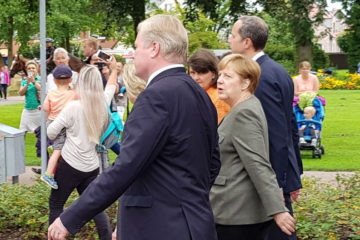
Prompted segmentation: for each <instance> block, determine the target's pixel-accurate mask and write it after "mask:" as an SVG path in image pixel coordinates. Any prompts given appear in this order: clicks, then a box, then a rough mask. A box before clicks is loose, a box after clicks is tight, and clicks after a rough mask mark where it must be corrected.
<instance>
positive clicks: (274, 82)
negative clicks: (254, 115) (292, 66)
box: [229, 16, 302, 240]
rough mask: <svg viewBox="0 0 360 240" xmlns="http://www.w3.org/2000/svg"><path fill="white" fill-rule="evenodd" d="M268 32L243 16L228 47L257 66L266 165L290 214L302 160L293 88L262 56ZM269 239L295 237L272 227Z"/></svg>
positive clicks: (278, 67)
mask: <svg viewBox="0 0 360 240" xmlns="http://www.w3.org/2000/svg"><path fill="white" fill-rule="evenodd" d="M268 32H269V29H268V26H267V24H266V23H265V22H264V20H263V19H261V18H259V17H255V16H243V17H240V18H239V19H238V21H237V22H236V23H235V24H234V26H233V29H232V33H231V36H230V38H229V43H230V47H231V50H232V52H233V53H241V54H244V55H246V56H248V57H250V58H252V59H253V60H254V61H257V62H258V63H259V65H260V68H261V76H260V80H259V85H258V88H257V90H256V91H255V95H256V97H257V98H258V99H259V100H260V102H261V104H262V106H263V109H264V112H265V116H266V120H267V123H268V129H269V148H270V162H271V165H272V167H273V169H274V170H275V173H276V178H277V181H278V184H279V186H280V188H281V189H282V190H283V193H284V199H285V205H286V207H287V208H288V209H289V210H290V212H291V213H292V212H293V210H292V206H291V201H292V200H294V201H296V199H297V197H298V195H299V191H300V188H301V187H302V186H301V179H300V175H301V174H302V160H301V156H300V151H299V148H298V135H297V126H296V120H295V115H294V113H293V109H292V101H293V97H294V84H293V81H292V79H291V77H290V76H289V74H288V73H287V72H286V70H285V69H284V68H283V67H282V66H281V65H280V64H278V63H277V62H275V61H274V60H272V59H271V58H270V57H269V56H268V55H266V54H265V53H264V52H263V49H264V48H265V45H266V42H267V39H268ZM269 239H276V240H281V239H297V238H296V234H295V233H294V234H292V235H291V236H288V235H286V234H285V233H283V232H282V231H281V230H280V228H279V227H278V226H277V225H276V224H273V226H272V229H271V233H270V236H269Z"/></svg>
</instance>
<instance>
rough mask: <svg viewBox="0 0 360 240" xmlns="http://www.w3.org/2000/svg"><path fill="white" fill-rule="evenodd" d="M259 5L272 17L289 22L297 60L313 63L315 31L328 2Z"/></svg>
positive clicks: (263, 1) (285, 0)
mask: <svg viewBox="0 0 360 240" xmlns="http://www.w3.org/2000/svg"><path fill="white" fill-rule="evenodd" d="M257 3H258V4H260V5H261V6H262V7H263V8H264V11H265V12H267V13H269V14H270V15H271V16H272V17H274V18H276V19H278V20H279V21H284V22H289V24H290V26H291V32H292V33H293V36H294V39H295V47H296V53H297V60H298V61H302V60H308V61H312V49H313V39H314V30H313V29H314V27H315V26H316V25H317V24H319V23H321V22H322V20H323V15H324V11H325V7H326V0H302V1H298V0H280V1H279V0H257Z"/></svg>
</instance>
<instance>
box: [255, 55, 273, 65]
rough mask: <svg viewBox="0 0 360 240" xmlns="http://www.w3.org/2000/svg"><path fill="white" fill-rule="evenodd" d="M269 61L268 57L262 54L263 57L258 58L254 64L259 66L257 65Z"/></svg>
mask: <svg viewBox="0 0 360 240" xmlns="http://www.w3.org/2000/svg"><path fill="white" fill-rule="evenodd" d="M269 59H270V57H269V56H268V55H267V54H264V55H262V56H261V57H259V58H258V59H257V60H256V62H257V63H258V64H259V65H261V64H263V62H265V61H266V60H269Z"/></svg>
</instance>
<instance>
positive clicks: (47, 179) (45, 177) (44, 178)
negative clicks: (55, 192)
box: [40, 173, 58, 189]
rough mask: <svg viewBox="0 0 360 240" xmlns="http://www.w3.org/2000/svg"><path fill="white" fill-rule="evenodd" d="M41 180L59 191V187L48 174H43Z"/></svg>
mask: <svg viewBox="0 0 360 240" xmlns="http://www.w3.org/2000/svg"><path fill="white" fill-rule="evenodd" d="M40 179H41V180H42V181H43V182H45V183H46V184H47V185H49V186H50V187H51V188H53V189H58V185H57V183H56V181H55V179H54V177H52V176H48V175H47V174H46V173H45V174H42V175H41V177H40Z"/></svg>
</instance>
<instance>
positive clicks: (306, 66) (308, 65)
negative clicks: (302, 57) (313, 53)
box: [299, 61, 311, 69]
mask: <svg viewBox="0 0 360 240" xmlns="http://www.w3.org/2000/svg"><path fill="white" fill-rule="evenodd" d="M301 68H309V69H311V64H310V63H309V62H308V61H302V62H301V63H299V69H301Z"/></svg>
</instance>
